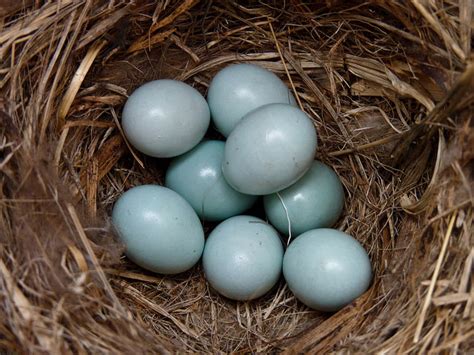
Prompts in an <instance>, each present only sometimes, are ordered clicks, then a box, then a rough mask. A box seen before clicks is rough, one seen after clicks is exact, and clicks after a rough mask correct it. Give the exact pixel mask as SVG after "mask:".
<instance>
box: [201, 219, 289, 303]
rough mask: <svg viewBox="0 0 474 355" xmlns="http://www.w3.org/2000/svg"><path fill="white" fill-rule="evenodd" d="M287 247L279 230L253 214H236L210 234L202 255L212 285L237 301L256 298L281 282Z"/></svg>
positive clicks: (207, 276) (205, 270)
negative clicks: (280, 236)
mask: <svg viewBox="0 0 474 355" xmlns="http://www.w3.org/2000/svg"><path fill="white" fill-rule="evenodd" d="M282 261H283V246H282V244H281V241H280V238H279V237H278V233H277V231H276V230H275V229H274V228H273V227H272V226H270V225H269V224H267V223H266V222H265V221H263V220H261V219H260V218H257V217H252V216H235V217H232V218H229V219H227V220H225V221H224V222H222V223H221V224H219V225H218V226H217V227H216V228H215V229H214V230H213V231H212V233H211V234H210V235H209V237H208V238H207V241H206V246H205V248H204V253H203V256H202V263H203V266H204V272H205V274H206V278H207V280H208V281H209V283H210V285H211V286H212V287H213V288H214V289H215V290H216V291H217V292H219V293H220V294H222V295H224V296H226V297H228V298H230V299H234V300H239V301H245V300H252V299H255V298H257V297H260V296H262V295H263V294H265V293H266V292H268V291H269V290H270V289H271V288H272V287H273V286H274V285H275V284H276V283H277V281H278V279H279V278H280V274H281V267H282Z"/></svg>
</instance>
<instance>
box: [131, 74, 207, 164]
mask: <svg viewBox="0 0 474 355" xmlns="http://www.w3.org/2000/svg"><path fill="white" fill-rule="evenodd" d="M209 122H210V111H209V106H208V105H207V102H206V100H205V99H204V97H202V95H201V94H200V93H199V91H197V90H196V89H194V88H192V87H191V86H189V85H187V84H185V83H183V82H181V81H177V80H168V79H163V80H155V81H150V82H148V83H146V84H144V85H142V86H140V87H139V88H138V89H136V90H135V91H134V92H133V93H132V94H131V95H130V97H129V98H128V100H127V102H126V103H125V107H124V108H123V113H122V127H123V131H124V133H125V136H126V137H127V139H128V141H129V142H130V143H131V144H132V145H133V146H134V147H135V148H137V149H138V150H139V151H141V152H143V153H145V154H147V155H150V156H152V157H161V158H169V157H174V156H178V155H180V154H183V153H185V152H187V151H188V150H190V149H192V148H193V147H194V146H195V145H196V144H198V143H199V141H200V140H201V139H202V137H204V134H205V133H206V131H207V128H208V126H209Z"/></svg>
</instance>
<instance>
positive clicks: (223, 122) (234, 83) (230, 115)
mask: <svg viewBox="0 0 474 355" xmlns="http://www.w3.org/2000/svg"><path fill="white" fill-rule="evenodd" d="M207 100H208V102H209V108H210V109H211V116H212V120H213V122H214V124H215V126H216V128H217V130H218V131H219V132H221V133H222V134H223V135H224V136H226V137H228V136H229V134H230V133H231V132H232V130H233V129H234V128H235V126H236V125H237V123H238V122H239V121H240V120H241V119H242V117H244V116H245V115H246V114H247V113H248V112H250V111H252V110H254V109H256V108H258V107H260V106H263V105H267V104H272V103H284V104H290V105H294V106H296V101H295V99H294V97H293V95H292V94H291V92H290V91H289V90H288V87H287V86H286V85H285V83H284V82H283V81H281V80H280V78H279V77H278V76H276V75H275V74H273V73H272V72H271V71H268V70H266V69H264V68H262V67H259V66H258V65H254V64H234V65H230V66H228V67H226V68H224V69H222V70H221V71H220V72H219V73H217V75H216V76H215V77H214V79H212V81H211V84H210V86H209V91H208V94H207Z"/></svg>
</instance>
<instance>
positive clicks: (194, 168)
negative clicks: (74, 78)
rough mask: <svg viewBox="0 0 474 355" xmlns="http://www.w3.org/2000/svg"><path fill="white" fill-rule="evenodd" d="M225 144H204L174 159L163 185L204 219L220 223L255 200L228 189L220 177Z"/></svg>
mask: <svg viewBox="0 0 474 355" xmlns="http://www.w3.org/2000/svg"><path fill="white" fill-rule="evenodd" d="M224 146H225V143H224V142H221V141H204V142H202V143H199V144H198V145H197V146H196V147H195V148H194V149H193V150H191V151H190V152H187V153H186V154H184V155H181V156H179V157H177V158H174V159H173V161H172V162H171V164H170V166H169V168H168V170H167V172H166V179H165V185H166V186H167V187H169V188H170V189H172V190H174V191H176V192H177V193H179V194H180V195H181V196H183V197H184V198H185V199H186V200H187V201H188V202H189V203H190V205H191V206H192V207H193V208H194V210H195V211H196V212H197V214H198V215H199V216H200V217H201V218H203V219H206V220H211V221H221V220H223V219H226V218H229V217H232V216H235V215H238V214H241V213H242V212H244V211H245V210H247V209H248V208H250V207H251V206H252V205H253V204H254V203H255V201H256V199H257V197H256V196H251V195H245V194H242V193H240V192H238V191H236V190H234V189H233V188H232V187H230V186H229V184H228V183H227V182H226V181H225V179H224V177H223V176H222V168H221V167H222V161H223V159H224Z"/></svg>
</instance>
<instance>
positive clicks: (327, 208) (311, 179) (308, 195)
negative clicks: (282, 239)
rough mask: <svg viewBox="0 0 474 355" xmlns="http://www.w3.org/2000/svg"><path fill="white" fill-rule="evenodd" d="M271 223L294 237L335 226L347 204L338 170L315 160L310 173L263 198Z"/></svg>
mask: <svg viewBox="0 0 474 355" xmlns="http://www.w3.org/2000/svg"><path fill="white" fill-rule="evenodd" d="M263 202H264V207H265V212H266V214H267V217H268V219H269V221H270V223H271V224H272V225H273V226H274V227H275V228H276V229H278V230H279V231H280V232H282V233H286V234H288V232H289V223H288V219H289V220H290V224H291V234H292V236H293V237H296V236H298V235H300V234H301V233H304V232H306V231H309V230H310V229H315V228H326V227H331V226H332V225H333V224H334V223H336V221H337V220H338V218H339V216H340V215H341V212H342V209H343V208H344V188H343V187H342V184H341V181H340V180H339V177H338V176H337V175H336V173H335V172H334V171H333V170H332V169H331V168H330V167H329V166H327V165H325V164H323V163H321V162H320V161H317V160H315V161H314V162H313V165H312V166H311V168H310V169H309V170H308V172H306V174H305V175H304V176H303V177H302V178H301V179H299V180H298V181H297V182H295V183H294V184H293V185H291V186H290V187H287V188H286V189H284V190H282V191H280V192H278V194H272V195H267V196H265V197H264V199H263Z"/></svg>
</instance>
